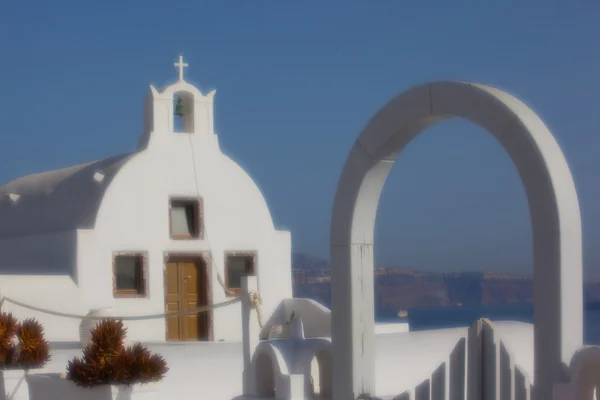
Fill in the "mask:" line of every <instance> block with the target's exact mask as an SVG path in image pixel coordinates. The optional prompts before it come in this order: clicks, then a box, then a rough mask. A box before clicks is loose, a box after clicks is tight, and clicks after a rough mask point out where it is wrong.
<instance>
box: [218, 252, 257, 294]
mask: <svg viewBox="0 0 600 400" xmlns="http://www.w3.org/2000/svg"><path fill="white" fill-rule="evenodd" d="M229 257H246V258H251V259H252V273H253V275H252V276H258V252H257V251H226V252H225V258H224V260H223V266H224V268H223V269H224V275H225V287H226V288H227V290H228V291H230V292H231V293H232V294H228V296H239V295H240V294H241V292H242V288H241V287H239V288H231V287H229Z"/></svg>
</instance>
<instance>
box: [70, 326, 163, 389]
mask: <svg viewBox="0 0 600 400" xmlns="http://www.w3.org/2000/svg"><path fill="white" fill-rule="evenodd" d="M126 332H127V330H126V329H125V328H124V327H123V322H122V321H116V320H114V319H105V320H102V321H100V322H99V323H98V324H97V325H96V327H95V328H94V329H93V330H92V332H91V333H92V335H91V341H90V343H89V344H88V345H87V346H86V347H85V349H83V358H82V359H81V358H78V357H75V358H74V359H73V360H72V361H70V362H69V364H68V366H67V379H70V380H72V381H73V382H75V384H76V385H78V386H83V387H92V386H95V385H100V384H120V385H133V384H136V383H142V384H143V383H148V382H157V381H159V380H161V379H162V378H164V376H165V374H166V372H167V371H168V370H169V369H168V368H167V363H166V361H165V360H164V359H163V358H162V357H161V356H159V355H157V354H152V353H151V352H150V350H148V349H147V348H146V347H144V346H142V345H141V344H140V343H137V344H135V345H133V346H130V347H127V348H125V346H124V342H125V336H126Z"/></svg>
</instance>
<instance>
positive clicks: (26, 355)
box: [0, 313, 50, 369]
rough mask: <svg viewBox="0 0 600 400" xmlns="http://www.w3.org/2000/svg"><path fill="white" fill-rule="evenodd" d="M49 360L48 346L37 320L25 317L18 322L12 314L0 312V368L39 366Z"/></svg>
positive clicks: (30, 367)
mask: <svg viewBox="0 0 600 400" xmlns="http://www.w3.org/2000/svg"><path fill="white" fill-rule="evenodd" d="M15 339H17V341H18V345H16V344H15ZM49 360H50V346H49V345H48V342H47V341H46V339H45V338H44V328H43V327H42V325H41V324H40V323H39V322H37V321H36V320H35V319H26V320H25V321H23V322H22V323H20V324H19V323H18V321H17V319H16V318H14V317H13V316H12V314H7V313H1V314H0V369H16V368H21V369H32V368H40V367H42V366H43V365H44V364H46V363H47V362H48V361H49Z"/></svg>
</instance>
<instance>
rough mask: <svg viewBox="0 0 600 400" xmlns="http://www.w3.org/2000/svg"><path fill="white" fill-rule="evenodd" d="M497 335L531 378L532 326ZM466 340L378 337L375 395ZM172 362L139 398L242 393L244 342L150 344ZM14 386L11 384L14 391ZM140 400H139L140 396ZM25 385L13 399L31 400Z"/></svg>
mask: <svg viewBox="0 0 600 400" xmlns="http://www.w3.org/2000/svg"><path fill="white" fill-rule="evenodd" d="M494 326H495V332H497V333H498V334H499V336H500V337H501V338H502V340H503V342H505V343H506V345H507V347H508V348H510V349H511V351H512V353H513V354H514V357H515V363H516V364H518V365H520V366H521V367H522V368H523V370H524V371H526V372H527V374H528V375H529V376H531V377H533V325H531V324H525V323H519V322H497V323H495V324H494ZM466 335H467V328H466V327H465V328H454V329H444V330H432V331H422V332H408V333H393V334H378V335H377V336H376V345H377V347H376V371H377V380H376V384H377V393H378V395H380V396H385V395H393V394H398V393H402V392H404V391H407V390H411V389H413V388H414V387H415V386H417V385H418V384H420V383H421V382H422V381H424V380H426V379H428V378H429V377H430V376H431V373H432V371H434V370H435V369H436V368H437V367H438V366H439V365H440V364H441V363H442V362H444V361H445V360H446V358H447V357H448V355H449V354H450V353H451V352H452V349H453V348H454V347H455V346H456V343H457V342H458V341H459V340H460V339H461V338H463V337H466ZM146 345H147V346H148V348H149V349H150V350H151V351H153V352H157V353H160V354H162V355H163V356H164V357H165V358H166V360H167V362H168V363H169V368H170V370H169V373H168V375H167V377H166V379H165V380H164V384H163V386H162V388H163V390H162V393H158V394H157V393H152V392H149V393H144V394H141V393H140V395H141V396H140V398H142V399H145V400H154V399H156V400H158V399H161V400H162V399H178V400H186V399H198V398H202V397H203V396H202V394H208V393H210V397H211V400H212V399H214V400H231V399H233V398H235V397H236V396H239V395H241V394H242V369H243V360H242V344H241V343H230V342H229V343H227V342H222V343H219V342H217V343H215V342H200V343H197V342H196V343H185V344H179V343H147V344H146ZM80 354H81V349H64V348H63V349H61V348H55V349H53V352H52V361H51V362H50V363H49V364H48V365H47V367H46V368H45V371H47V372H64V371H65V368H66V365H67V362H68V361H69V360H70V359H71V358H72V357H74V356H78V355H80ZM14 384H15V382H7V386H8V387H7V389H9V391H12V388H13V386H14ZM136 398H137V397H136ZM28 399H29V394H28V391H27V385H26V384H25V383H24V382H23V384H22V385H21V386H20V388H19V390H18V392H17V395H16V396H15V398H14V400H28Z"/></svg>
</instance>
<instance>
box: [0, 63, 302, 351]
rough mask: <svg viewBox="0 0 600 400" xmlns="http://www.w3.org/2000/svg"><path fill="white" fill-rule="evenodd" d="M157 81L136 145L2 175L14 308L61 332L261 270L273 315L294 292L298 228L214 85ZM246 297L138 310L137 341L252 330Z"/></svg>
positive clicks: (5, 252) (192, 297)
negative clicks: (228, 141)
mask: <svg viewBox="0 0 600 400" xmlns="http://www.w3.org/2000/svg"><path fill="white" fill-rule="evenodd" d="M176 66H178V67H179V69H180V74H179V80H178V81H177V82H175V83H174V84H172V85H170V86H168V87H165V88H164V89H162V90H157V89H156V88H154V87H153V86H150V92H149V94H148V95H147V97H146V100H145V106H144V110H145V111H144V114H145V115H144V133H143V134H142V137H141V139H140V142H139V146H138V149H137V151H135V152H133V153H130V154H125V155H120V156H116V157H113V158H110V159H105V160H101V161H96V162H91V163H87V164H84V165H78V166H74V167H70V168H64V169H61V170H57V171H50V172H43V173H40V174H34V175H29V176H25V177H23V178H19V179H16V180H15V181H12V182H10V183H8V184H6V185H5V186H3V187H0V255H1V257H0V294H1V295H4V296H6V297H7V298H10V299H14V300H16V301H18V302H22V303H24V304H27V305H30V306H32V308H27V307H23V306H21V305H16V304H13V303H11V302H9V301H5V302H4V304H3V306H2V307H3V311H10V312H13V313H14V314H16V316H18V317H19V318H28V317H34V318H37V319H38V320H39V321H40V322H41V323H42V324H43V325H44V327H45V329H46V333H47V336H48V338H49V340H52V341H73V340H78V338H79V324H80V320H78V319H75V318H68V317H66V316H60V315H54V314H48V313H46V312H43V311H42V310H41V309H43V310H50V311H54V312H57V313H65V314H79V315H85V314H87V313H88V312H89V311H90V310H93V309H98V308H104V307H107V308H110V313H111V314H112V315H115V316H143V315H152V314H160V313H164V312H170V311H184V310H186V309H192V308H195V307H199V306H204V305H209V304H216V303H220V302H224V301H227V300H229V299H233V298H234V297H235V296H236V295H237V294H238V293H239V290H240V280H241V277H242V276H243V275H256V276H257V279H258V286H259V287H258V289H259V292H260V293H261V295H262V298H263V304H262V310H263V313H264V314H265V315H268V314H269V313H270V312H271V311H272V310H274V309H275V307H276V306H277V305H278V304H279V302H280V301H281V300H282V299H284V298H290V297H292V283H291V282H292V281H291V236H290V233H289V232H287V231H279V230H277V229H275V227H274V224H273V220H272V217H271V214H270V212H269V208H268V206H267V204H266V201H265V199H264V197H263V196H262V194H261V192H260V190H259V188H258V187H257V185H256V184H255V183H254V181H253V180H252V178H251V177H250V176H249V175H248V174H247V173H246V172H245V171H244V170H243V169H242V168H240V166H238V165H237V164H236V163H235V162H234V161H233V160H231V159H230V158H229V157H228V156H226V155H225V154H223V152H222V151H221V149H220V147H219V141H218V136H217V135H216V134H215V132H214V128H213V98H214V94H215V91H212V92H210V93H208V94H206V95H205V94H202V93H201V92H200V91H199V90H198V89H197V88H196V87H194V86H193V85H191V84H189V83H188V82H186V81H185V80H184V79H183V67H184V66H187V65H186V64H183V61H182V59H181V58H180V61H179V63H177V64H176ZM240 313H241V310H240V304H239V303H236V304H233V305H228V306H226V307H222V308H218V309H215V310H212V311H209V312H203V313H198V314H189V315H182V316H175V317H169V318H154V319H140V320H127V321H125V325H126V327H127V329H128V339H129V340H144V341H164V340H172V341H187V340H214V341H220V340H223V341H238V340H241V316H240Z"/></svg>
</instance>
